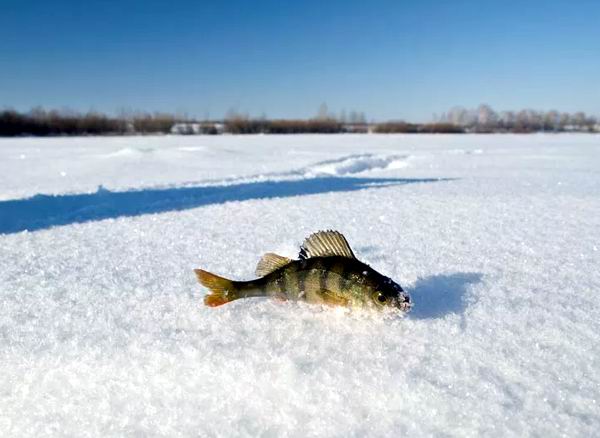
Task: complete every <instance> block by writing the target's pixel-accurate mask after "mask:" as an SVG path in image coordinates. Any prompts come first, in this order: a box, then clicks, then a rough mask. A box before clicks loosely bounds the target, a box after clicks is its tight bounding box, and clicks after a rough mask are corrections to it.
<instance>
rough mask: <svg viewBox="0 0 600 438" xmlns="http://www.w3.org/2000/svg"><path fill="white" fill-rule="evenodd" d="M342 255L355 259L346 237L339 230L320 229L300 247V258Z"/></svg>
mask: <svg viewBox="0 0 600 438" xmlns="http://www.w3.org/2000/svg"><path fill="white" fill-rule="evenodd" d="M331 256H342V257H348V258H350V259H355V258H356V257H355V256H354V253H353V252H352V250H351V249H350V245H348V241H347V240H346V238H345V237H344V236H343V235H342V234H341V233H339V232H337V231H332V230H328V231H318V232H316V233H315V234H311V235H310V236H308V237H307V238H306V240H305V241H304V243H303V244H302V246H301V247H300V256H299V257H300V258H301V259H309V258H311V257H331Z"/></svg>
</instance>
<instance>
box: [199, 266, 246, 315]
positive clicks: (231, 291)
mask: <svg viewBox="0 0 600 438" xmlns="http://www.w3.org/2000/svg"><path fill="white" fill-rule="evenodd" d="M194 272H195V273H196V277H197V278H198V281H199V282H200V283H201V284H202V286H204V287H207V288H208V289H209V290H210V294H208V295H206V296H205V297H204V304H206V305H207V306H209V307H217V306H220V305H222V304H225V303H228V302H230V301H233V300H236V299H238V298H239V297H238V296H237V294H236V293H235V287H234V285H233V282H232V281H231V280H228V279H226V278H223V277H219V276H218V275H215V274H211V273H210V272H207V271H203V270H202V269H194Z"/></svg>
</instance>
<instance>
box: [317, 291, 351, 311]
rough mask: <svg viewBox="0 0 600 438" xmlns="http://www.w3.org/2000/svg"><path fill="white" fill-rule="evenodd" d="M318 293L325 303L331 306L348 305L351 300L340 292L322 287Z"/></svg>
mask: <svg viewBox="0 0 600 438" xmlns="http://www.w3.org/2000/svg"><path fill="white" fill-rule="evenodd" d="M317 295H319V296H320V298H321V299H322V300H323V302H324V303H325V304H328V305H330V306H342V307H347V306H348V305H349V304H350V300H349V299H348V298H346V297H344V296H342V295H340V294H337V293H335V292H333V291H331V290H329V289H321V290H320V291H318V292H317Z"/></svg>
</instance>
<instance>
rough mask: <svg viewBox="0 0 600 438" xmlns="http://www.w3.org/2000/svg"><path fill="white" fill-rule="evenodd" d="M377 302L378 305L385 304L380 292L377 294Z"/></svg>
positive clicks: (384, 298)
mask: <svg viewBox="0 0 600 438" xmlns="http://www.w3.org/2000/svg"><path fill="white" fill-rule="evenodd" d="M377 301H379V302H380V303H385V302H386V301H387V298H386V297H385V295H384V294H382V293H381V292H379V293H378V294H377Z"/></svg>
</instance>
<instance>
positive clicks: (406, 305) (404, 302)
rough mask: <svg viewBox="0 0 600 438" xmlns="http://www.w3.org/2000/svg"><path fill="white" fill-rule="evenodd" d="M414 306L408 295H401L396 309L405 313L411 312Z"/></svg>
mask: <svg viewBox="0 0 600 438" xmlns="http://www.w3.org/2000/svg"><path fill="white" fill-rule="evenodd" d="M412 306H413V305H412V302H411V301H410V297H409V296H408V295H400V296H399V297H398V298H397V300H396V307H397V308H398V309H400V310H402V311H403V312H410V309H411V308H412Z"/></svg>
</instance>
